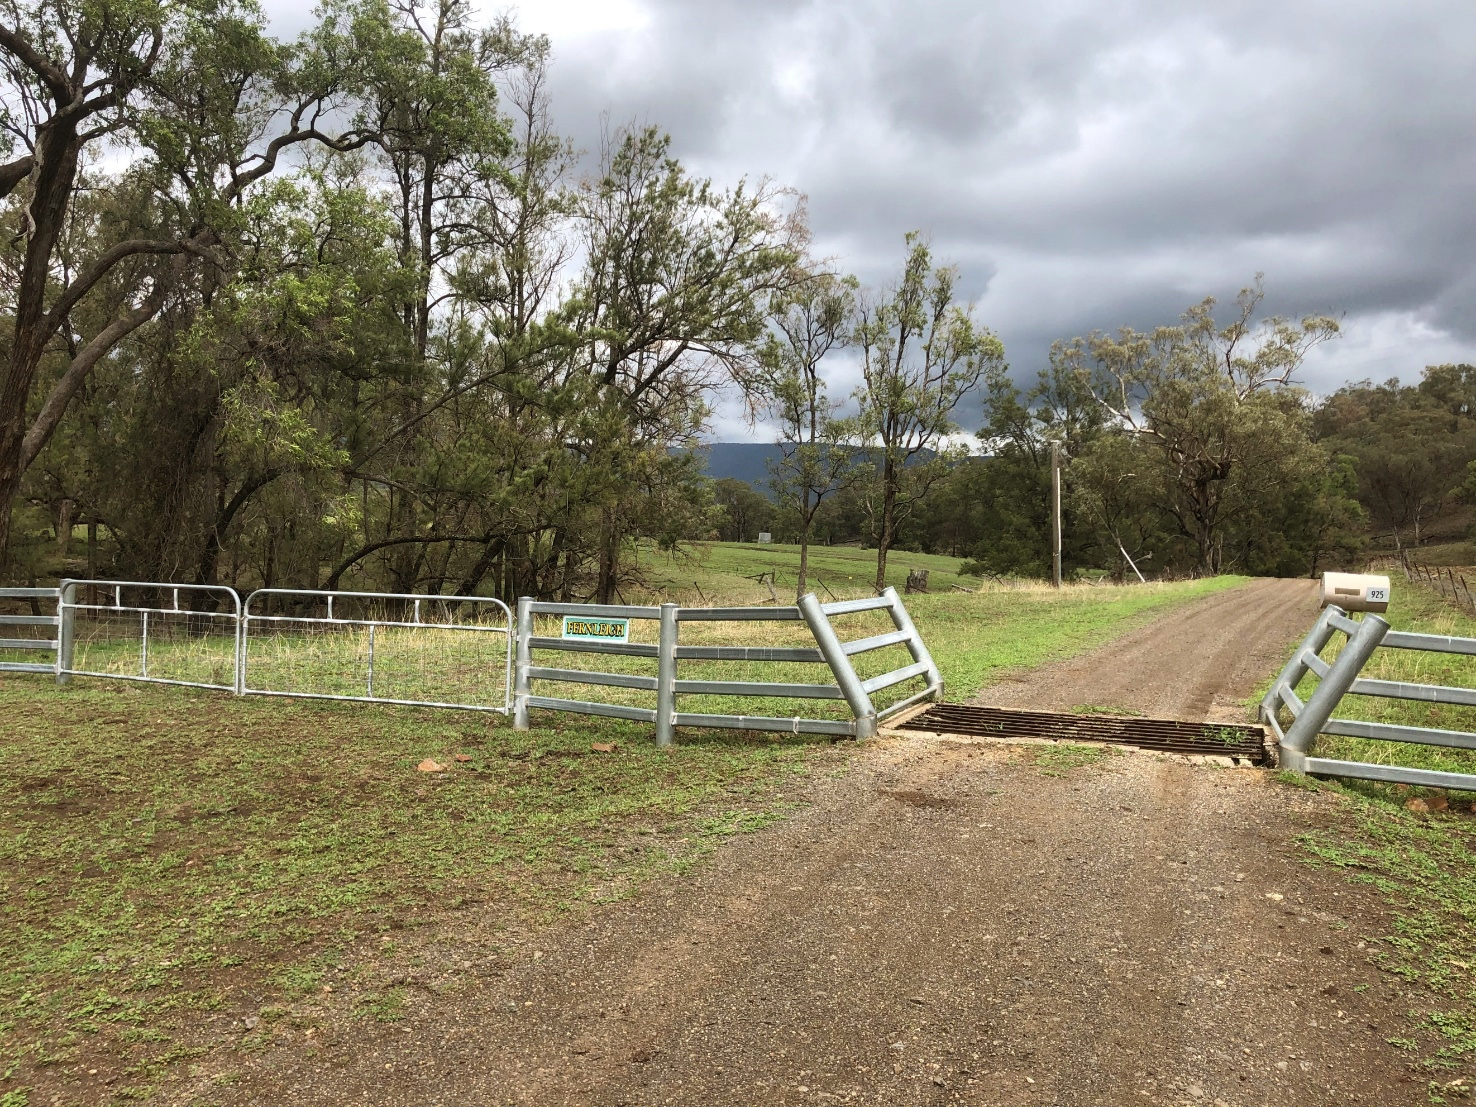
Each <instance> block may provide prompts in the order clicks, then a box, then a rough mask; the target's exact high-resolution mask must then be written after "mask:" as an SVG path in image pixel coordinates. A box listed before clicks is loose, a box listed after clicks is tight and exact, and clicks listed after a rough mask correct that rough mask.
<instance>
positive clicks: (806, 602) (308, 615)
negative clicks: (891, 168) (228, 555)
mask: <svg viewBox="0 0 1476 1107" xmlns="http://www.w3.org/2000/svg"><path fill="white" fill-rule="evenodd" d="M0 600H3V601H7V602H9V603H10V604H11V605H12V606H14V605H16V604H21V603H24V604H26V605H30V606H33V607H34V606H39V605H40V604H42V603H45V602H50V603H53V604H55V608H56V610H55V614H53V615H45V614H36V613H35V612H34V611H31V612H30V613H28V614H21V615H8V614H5V613H4V612H3V611H0V627H8V626H16V627H21V628H24V631H25V632H28V633H27V634H25V635H23V636H18V637H15V638H10V637H3V638H0V671H7V672H25V673H49V674H54V675H55V676H56V678H57V680H58V681H59V682H61V683H66V682H67V681H69V680H70V679H71V678H72V677H76V676H85V677H99V678H103V679H110V680H126V681H138V682H143V683H149V684H173V685H183V686H187V687H193V688H206V689H214V690H219V691H226V692H233V693H235V694H236V695H240V696H283V697H296V698H306V699H329V700H348V701H355V702H362V703H385V704H402V705H406V706H418V707H443V708H459V709H464V710H471V711H489V712H496V713H499V714H504V715H506V714H511V715H512V716H513V720H514V725H515V726H517V727H519V728H521V729H526V728H527V727H528V725H529V711H530V710H531V709H533V708H539V709H545V710H555V711H573V712H579V713H582V714H588V715H604V716H610V717H613V718H620V719H633V720H637V721H642V722H649V723H652V724H654V725H655V728H656V741H657V743H658V744H659V745H663V746H664V745H669V744H670V743H671V741H672V737H673V732H674V730H675V728H676V727H679V726H688V727H716V728H723V729H733V730H768V731H784V732H789V733H794V734H834V735H846V736H851V737H856V738H867V737H871V736H872V735H874V734H875V733H876V730H877V725H878V723H879V722H880V721H881V720H883V719H885V718H887V717H888V716H890V715H893V714H896V713H897V712H900V711H902V710H904V709H906V708H908V707H910V706H912V705H913V704H915V703H917V702H919V701H921V700H925V699H935V698H940V697H941V694H942V691H943V676H942V674H941V673H940V672H939V670H938V667H937V665H936V664H935V663H934V662H933V659H932V656H931V655H930V654H929V653H928V649H927V646H926V644H925V643H924V642H923V639H922V636H921V635H920V634H919V633H918V631H917V627H916V626H915V625H913V622H912V618H911V616H909V615H908V613H907V609H906V607H905V606H904V605H903V603H902V599H901V597H900V596H898V595H897V592H896V591H895V590H894V589H891V588H888V589H887V590H886V591H885V592H884V593H882V594H881V595H880V596H875V597H869V598H866V599H859V600H841V601H838V602H832V603H825V604H822V603H821V602H820V601H819V599H818V598H816V596H815V595H814V594H813V593H811V594H809V595H806V596H804V597H802V598H801V599H800V600H799V602H798V603H797V604H796V605H795V606H793V607H681V606H679V605H677V604H662V605H660V606H653V607H635V606H628V605H619V606H617V605H599V604H559V603H543V602H540V601H537V600H533V599H530V598H526V597H525V598H524V599H522V600H520V601H519V602H518V614H517V618H516V620H514V617H513V613H512V611H511V610H510V609H509V608H508V606H507V605H506V604H504V603H502V601H500V600H496V599H492V598H490V597H483V596H437V595H429V594H415V593H409V594H396V593H380V592H329V591H314V590H303V589H283V588H263V589H258V590H256V591H255V592H252V593H250V594H249V595H247V596H246V597H245V598H244V599H243V598H242V597H241V595H240V594H239V593H237V592H236V591H235V590H234V589H232V588H228V587H225V586H223V585H195V584H173V583H168V582H158V581H104V580H65V581H63V582H62V583H61V586H60V587H59V588H11V589H4V590H0ZM867 612H878V613H884V614H885V615H886V616H887V617H888V618H889V619H890V621H891V629H890V630H887V631H884V632H883V633H879V634H869V635H866V636H863V637H858V638H853V639H849V640H847V639H843V638H842V637H841V635H840V634H839V633H837V630H836V620H837V619H841V618H843V617H845V616H849V615H858V614H864V613H867ZM558 616H586V617H591V618H596V619H629V620H633V621H635V622H637V623H647V624H654V625H655V627H656V640H655V641H652V642H632V641H588V640H580V639H577V638H567V637H563V636H559V637H555V636H552V635H539V634H538V633H537V632H536V631H537V621H538V620H539V619H540V618H544V619H547V618H549V617H558ZM684 623H688V624H698V623H724V624H737V625H740V626H742V625H750V626H751V625H755V624H765V623H769V624H773V623H780V624H782V623H798V624H802V625H803V626H804V628H805V630H806V631H807V641H806V644H804V645H793V644H790V645H726V644H709V643H707V642H693V641H687V642H682V641H681V627H682V624H684ZM889 647H896V648H901V649H905V650H906V651H907V653H908V655H909V658H910V660H909V661H908V662H907V663H905V664H901V665H896V666H894V667H891V668H885V669H884V670H883V671H878V672H876V673H875V675H872V676H869V677H863V676H862V675H860V673H858V671H857V665H856V660H855V659H857V658H859V657H861V656H863V655H868V654H871V653H873V652H875V651H879V650H884V649H887V648H889ZM514 649H516V664H514ZM6 650H21V651H30V653H28V654H26V655H24V656H25V657H27V658H29V657H30V656H31V654H34V653H42V652H50V653H51V655H52V656H51V659H50V660H47V661H40V660H29V659H23V660H14V659H13V656H12V655H10V654H7V653H5V652H4V651H6ZM535 650H543V651H562V652H566V653H573V654H585V655H590V654H595V655H601V654H602V655H606V656H612V655H613V656H623V657H628V658H632V659H646V660H647V661H654V662H655V672H654V674H653V673H637V672H605V671H601V670H598V669H593V668H590V669H584V668H563V667H554V666H548V665H534V664H533V651H535ZM684 662H707V663H719V664H721V663H740V664H742V665H744V666H745V667H746V666H748V665H751V664H754V663H760V664H780V665H792V664H801V665H806V664H809V665H823V666H825V667H826V669H827V670H828V671H829V673H830V675H831V677H832V681H833V682H830V683H818V682H808V681H793V680H790V681H785V680H752V679H741V680H739V679H716V678H697V677H686V678H683V677H682V676H680V675H679V671H678V670H679V666H680V665H681V664H682V663H684ZM870 667H871V668H872V669H876V668H878V666H877V665H872V666H870ZM745 675H747V674H746V673H745ZM534 681H546V682H562V683H575V684H584V685H594V686H604V687H611V688H618V689H626V690H630V691H635V692H641V693H652V694H654V697H655V702H654V704H653V705H651V706H642V705H638V704H630V703H615V702H608V701H599V700H590V699H575V698H566V697H556V696H542V695H534V694H533V691H532V684H533V682H534ZM909 682H912V683H914V684H918V683H920V685H921V687H920V688H915V689H913V690H912V691H911V692H910V694H908V695H905V696H903V697H901V698H899V699H897V700H895V701H894V702H891V703H888V704H887V705H886V706H885V707H882V708H881V709H878V708H877V706H876V704H875V703H874V701H873V697H874V696H875V695H876V694H877V693H882V692H886V691H887V690H889V689H892V688H894V687H897V686H899V685H903V684H907V683H909ZM679 697H739V698H749V697H759V698H768V699H778V700H829V701H839V702H841V703H844V705H845V713H846V715H847V716H848V717H846V718H835V717H832V718H821V717H814V716H813V715H806V714H802V713H796V714H794V715H788V716H781V715H749V714H729V713H723V712H718V711H710V710H687V711H683V710H681V709H680V706H679ZM689 703H690V701H689ZM699 706H700V705H699Z"/></svg>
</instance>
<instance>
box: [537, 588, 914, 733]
mask: <svg viewBox="0 0 1476 1107" xmlns="http://www.w3.org/2000/svg"><path fill="white" fill-rule="evenodd" d="M868 611H885V612H886V613H887V614H888V615H890V617H891V619H892V624H893V627H894V628H895V629H893V630H892V631H890V632H888V633H886V634H877V635H872V636H870V637H867V638H859V639H856V640H854V641H849V642H843V641H842V640H841V639H840V637H839V636H838V635H837V633H836V630H835V627H834V625H833V623H832V619H833V618H835V617H837V616H844V615H849V614H855V613H860V612H868ZM579 615H585V616H591V617H605V618H612V619H619V618H624V619H629V620H631V621H632V623H636V624H651V623H654V624H656V630H657V635H656V636H657V641H656V642H654V643H650V642H604V641H591V640H585V639H579V638H554V637H551V636H548V635H540V634H537V633H536V632H535V630H536V621H537V620H538V619H539V618H540V617H543V618H551V617H566V616H579ZM788 622H802V623H804V624H805V625H806V627H807V628H808V630H809V631H810V635H811V637H812V639H813V640H814V643H815V644H814V646H732V645H696V644H683V643H682V642H681V641H680V637H681V626H682V624H683V623H739V624H744V623H748V624H756V623H788ZM517 625H518V642H517V657H516V661H515V664H514V693H513V725H514V726H516V727H518V728H519V729H527V728H528V726H529V725H530V721H529V711H530V710H531V709H534V708H538V709H543V710H553V711H572V712H580V713H584V714H588V715H603V716H609V717H613V718H619V719H630V720H634V721H636V722H646V723H653V724H654V725H655V729H656V744H657V745H659V746H666V745H670V744H671V742H672V740H673V732H674V730H675V728H676V727H679V726H689V727H710V728H719V729H731V730H768V731H782V732H785V733H793V734H834V735H840V736H850V737H856V738H867V737H870V736H872V735H874V734H875V733H876V728H877V724H878V722H879V721H880V720H881V719H883V718H886V717H887V716H889V715H892V714H895V713H896V712H898V711H900V710H902V709H904V708H906V707H909V706H911V705H912V704H914V703H917V702H918V701H920V700H922V699H926V698H928V697H934V696H938V695H941V693H942V691H943V677H942V674H941V673H940V672H939V671H938V667H937V666H936V665H935V664H934V662H933V659H932V657H931V655H930V654H929V653H928V650H927V646H926V644H925V643H924V642H923V640H922V636H921V635H920V634H918V632H917V628H916V626H914V625H913V622H912V619H911V617H910V616H909V615H908V613H907V609H906V608H905V607H904V606H903V603H902V600H901V598H900V597H899V596H898V595H897V593H896V591H895V590H894V589H891V588H888V589H887V590H886V591H885V592H884V593H882V595H880V596H877V597H873V598H869V599H864V600H843V601H839V602H836V603H830V604H822V603H821V602H820V601H819V599H818V598H816V596H815V595H814V594H813V593H811V594H809V595H806V596H804V597H802V598H801V599H800V601H799V603H798V604H796V605H795V606H793V607H680V606H678V605H677V604H662V605H661V606H660V607H616V606H597V605H590V604H560V603H545V602H542V601H539V600H534V599H532V598H530V597H524V598H523V599H521V600H519V601H518V619H517ZM888 646H905V647H906V648H907V650H908V651H909V653H910V654H911V656H912V662H911V664H909V665H904V666H901V667H900V668H896V669H893V670H891V671H889V672H886V673H882V674H880V675H878V676H875V677H872V678H870V679H869V680H862V679H861V678H860V677H859V676H858V675H857V673H856V669H855V666H854V664H853V663H852V661H851V658H852V657H853V656H855V655H858V654H864V653H869V652H871V651H873V650H879V649H883V648H885V647H888ZM536 650H554V651H561V652H566V653H585V654H595V655H605V656H624V657H636V658H646V659H653V658H654V659H655V661H656V671H655V673H654V674H632V673H618V672H605V671H600V670H594V669H571V668H567V667H562V666H550V665H535V664H534V661H533V654H534V651H536ZM684 661H719V662H724V661H726V662H744V663H752V662H762V663H780V664H814V665H825V666H826V667H827V668H828V669H829V671H830V674H831V676H832V677H833V679H834V683H825V684H822V683H813V682H799V681H793V680H788V681H777V680H776V681H760V680H715V679H710V680H702V679H690V678H688V679H684V678H681V677H680V676H679V675H678V667H679V665H680V663H681V662H684ZM919 678H922V679H923V680H924V681H925V686H924V687H923V688H922V690H921V691H918V692H915V693H914V694H912V695H910V696H908V697H905V698H904V699H902V700H900V701H899V702H897V703H894V704H891V705H890V706H888V707H887V708H886V709H884V710H883V711H880V712H878V711H877V709H876V708H875V706H874V705H873V703H872V700H871V694H872V693H873V692H876V691H880V690H883V689H886V688H891V687H894V686H896V685H898V684H903V683H905V682H907V681H909V680H917V679H919ZM534 681H552V682H559V683H569V684H583V685H591V686H595V687H615V688H623V689H630V690H634V691H638V692H646V693H652V694H653V695H654V703H653V704H652V705H651V706H649V707H645V706H636V705H631V704H617V703H609V702H603V701H599V700H591V699H584V698H577V699H576V698H573V697H567V696H545V695H535V694H534V692H533V682H534ZM694 695H695V696H739V697H759V698H770V699H784V700H830V701H837V700H839V701H843V702H844V703H845V704H846V706H847V708H848V710H849V714H850V718H848V719H824V718H814V717H810V716H806V715H801V714H796V715H793V716H778V715H748V714H743V715H736V714H726V713H718V712H706V711H681V710H679V709H678V697H680V696H694Z"/></svg>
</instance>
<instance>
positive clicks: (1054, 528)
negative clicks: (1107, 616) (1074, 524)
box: [1051, 442, 1061, 588]
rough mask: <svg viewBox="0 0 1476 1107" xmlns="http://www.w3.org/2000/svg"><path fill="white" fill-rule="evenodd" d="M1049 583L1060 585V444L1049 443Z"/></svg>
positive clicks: (1058, 586)
mask: <svg viewBox="0 0 1476 1107" xmlns="http://www.w3.org/2000/svg"><path fill="white" fill-rule="evenodd" d="M1051 583H1052V584H1053V585H1054V586H1055V587H1057V588H1060V587H1061V444H1060V443H1059V442H1052V443H1051Z"/></svg>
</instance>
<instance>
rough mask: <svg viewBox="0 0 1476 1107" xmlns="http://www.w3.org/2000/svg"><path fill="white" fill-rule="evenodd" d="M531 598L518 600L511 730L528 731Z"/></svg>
mask: <svg viewBox="0 0 1476 1107" xmlns="http://www.w3.org/2000/svg"><path fill="white" fill-rule="evenodd" d="M532 637H533V597H532V596H522V597H519V599H518V651H517V656H516V660H515V662H514V665H513V729H514V730H527V729H528V695H529V692H528V686H529V680H528V670H529V669H530V668H531V667H532V665H533V647H532V645H531V644H530V642H529V639H531V638H532Z"/></svg>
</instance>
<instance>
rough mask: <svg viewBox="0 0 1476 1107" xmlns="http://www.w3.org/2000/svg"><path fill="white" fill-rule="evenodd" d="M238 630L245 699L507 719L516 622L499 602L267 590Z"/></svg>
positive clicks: (249, 605)
mask: <svg viewBox="0 0 1476 1107" xmlns="http://www.w3.org/2000/svg"><path fill="white" fill-rule="evenodd" d="M240 628H241V629H240V665H239V674H240V675H239V678H238V691H239V692H240V694H241V695H244V696H292V697H298V698H305V699H323V700H355V701H360V702H364V703H390V704H403V705H406V706H418V707H448V708H460V709H462V710H466V711H492V712H497V713H498V714H502V715H506V714H507V713H508V710H509V704H510V703H511V696H512V677H511V670H512V640H513V621H512V611H511V610H510V609H509V608H508V606H507V605H506V604H505V603H503V602H502V601H501V600H497V599H492V598H490V597H486V596H434V595H426V594H417V593H405V594H399V593H386V592H324V591H311V590H303V589H288V588H262V589H258V590H257V591H255V592H252V593H251V595H249V596H247V597H246V601H245V603H244V605H243V607H242V611H241V618H240Z"/></svg>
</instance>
